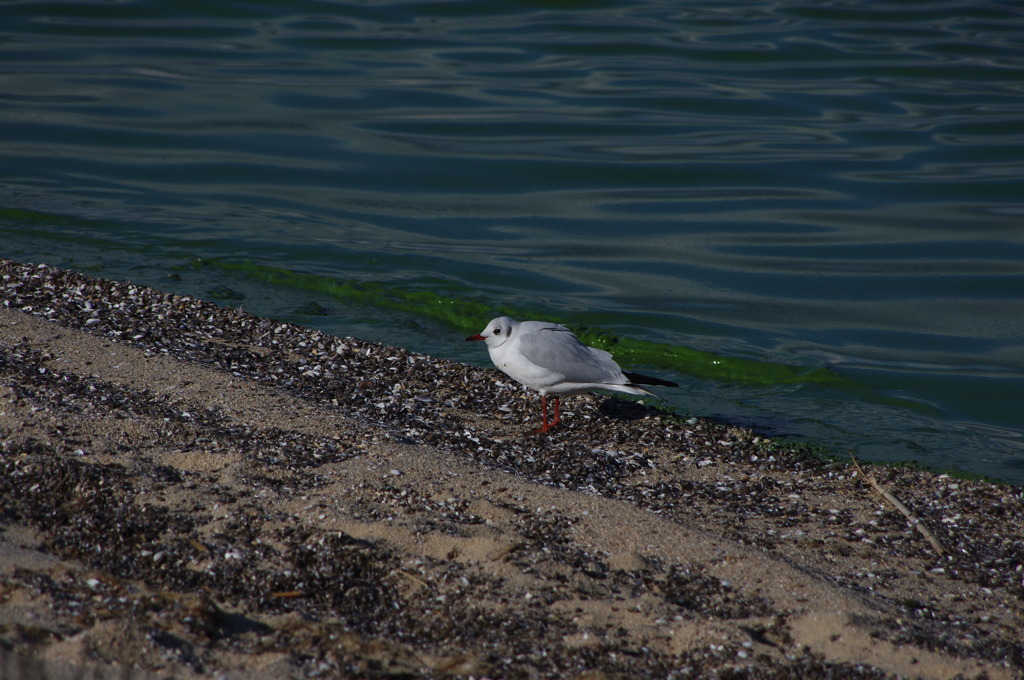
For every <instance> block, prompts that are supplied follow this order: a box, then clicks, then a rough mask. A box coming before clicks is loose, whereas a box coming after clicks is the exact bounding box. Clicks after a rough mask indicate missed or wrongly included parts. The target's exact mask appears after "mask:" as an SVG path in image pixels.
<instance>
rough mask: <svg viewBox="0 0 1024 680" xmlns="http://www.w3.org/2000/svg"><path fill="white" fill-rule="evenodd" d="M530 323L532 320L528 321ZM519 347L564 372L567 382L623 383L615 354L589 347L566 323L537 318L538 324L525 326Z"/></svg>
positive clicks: (533, 359) (534, 359)
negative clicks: (555, 322)
mask: <svg viewBox="0 0 1024 680" xmlns="http://www.w3.org/2000/svg"><path fill="white" fill-rule="evenodd" d="M527 323H529V322H527ZM521 331H527V332H523V333H522V334H521V335H520V337H519V350H520V352H522V354H523V356H524V357H526V358H527V359H528V360H529V361H531V362H532V363H534V364H537V365H538V366H543V367H544V368H546V369H548V370H551V371H555V372H557V373H561V374H562V375H564V376H565V382H573V383H604V384H612V385H615V384H622V383H624V382H625V379H624V377H623V375H622V369H621V368H619V365H618V364H617V363H615V360H614V359H612V355H611V354H609V353H608V352H605V351H604V350H601V349H597V348H595V347H587V346H586V345H584V344H583V343H582V342H580V341H579V340H578V339H577V338H576V336H575V335H573V334H572V331H570V330H569V329H568V328H566V327H565V326H558V325H556V324H544V323H540V322H537V326H536V327H534V328H529V329H521Z"/></svg>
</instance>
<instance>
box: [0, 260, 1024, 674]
mask: <svg viewBox="0 0 1024 680" xmlns="http://www.w3.org/2000/svg"><path fill="white" fill-rule="evenodd" d="M461 340H462V338H461V337H453V338H452V341H453V343H454V342H460V341H461ZM481 351H482V350H481ZM484 356H485V355H484ZM484 356H482V359H483V358H484ZM0 371H2V382H0V435H2V437H0V439H2V445H0V453H2V458H0V464H2V471H0V500H2V509H3V516H2V525H0V529H2V532H0V676H2V677H3V678H52V679H58V678H59V679H63V678H132V679H150V678H199V677H211V678H214V677H215V678H225V679H236V678H237V679H242V678H247V679H248V678H255V679H266V680H277V679H282V680H283V679H285V678H305V677H318V678H356V677H358V678H386V677H407V678H416V677H425V678H435V677H437V678H440V677H466V678H468V677H474V678H581V679H582V678H587V679H591V680H596V679H600V678H645V677H650V678H705V677H729V678H777V677H783V678H889V677H907V678H917V677H920V678H958V677H963V678H989V679H991V680H995V679H1001V678H1015V677H1022V669H1024V632H1022V631H1024V490H1022V489H1021V488H1019V487H1013V486H1007V485H999V484H992V483H988V482H984V481H971V480H964V479H958V478H955V477H951V476H949V475H944V474H939V473H934V472H928V471H922V470H918V469H910V468H892V467H878V466H865V468H864V469H863V470H858V469H856V468H854V467H853V465H852V463H851V462H850V461H849V460H842V459H825V458H822V457H817V456H813V455H810V454H809V453H807V452H806V451H804V450H801V449H800V448H798V447H794V446H791V445H788V444H786V443H785V442H775V441H771V440H769V439H767V438H765V437H763V436H760V435H759V434H758V433H757V432H752V431H748V430H745V429H741V428H736V427H731V426H727V425H724V424H720V423H715V422H711V421H706V420H701V419H696V418H693V419H680V418H676V417H672V416H669V415H666V414H663V413H662V412H660V411H659V410H657V409H656V408H652V407H651V406H648V405H645V404H642V403H635V402H631V401H626V400H623V399H618V398H613V397H606V396H584V397H574V398H570V399H566V400H565V401H564V406H565V410H566V413H565V414H564V421H563V425H562V426H561V427H560V428H558V429H556V430H555V431H553V432H551V433H549V434H545V435H537V434H533V433H531V430H532V429H533V428H535V427H536V426H537V424H538V422H537V419H538V414H537V399H536V397H535V395H533V394H532V393H529V392H528V391H526V390H524V389H523V388H521V387H519V386H517V385H514V384H511V381H510V380H509V379H507V378H506V377H504V376H503V375H502V374H500V373H499V372H498V371H497V370H496V369H490V368H486V369H484V368H477V367H472V366H465V365H461V364H456V363H453V362H449V361H445V360H440V359H436V358H432V357H428V356H423V355H417V354H414V353H411V352H409V351H407V350H405V349H402V348H397V347H387V346H382V345H378V344H374V343H369V342H364V341H361V340H358V339H354V338H347V337H334V336H330V335H327V334H324V333H322V332H319V331H314V330H310V329H308V328H303V327H300V326H295V325H291V324H286V323H279V322H277V321H273V320H270V319H264V318H259V317H255V316H252V315H250V314H247V313H245V312H241V311H237V310H233V309H226V308H222V307H218V306H216V305H214V304H211V303H208V302H204V301H200V300H196V299H193V298H186V297H178V296H173V295H169V294H165V293H162V292H160V291H156V290H153V289H149V288H144V287H140V286H134V285H131V284H127V283H120V282H111V281H105V280H101V279H94V278H89V277H86V276H83V275H81V274H77V273H73V272H68V271H62V270H58V269H55V268H52V267H47V266H40V265H26V264H19V263H15V262H10V261H0ZM868 478H870V479H872V480H874V483H875V485H877V488H876V486H875V485H873V484H872V482H870V481H869V479H868ZM880 490H884V491H886V492H888V493H889V494H891V497H892V498H894V499H897V500H898V501H899V502H901V503H902V505H903V506H904V508H905V510H906V513H904V512H903V511H901V510H899V509H898V508H897V507H896V506H895V505H894V504H893V503H892V502H891V501H890V500H887V499H886V498H884V497H883V495H882V494H881V493H880ZM907 514H910V515H912V516H913V517H914V518H915V519H916V520H917V521H918V522H919V525H920V527H921V528H923V529H924V530H923V531H922V530H921V528H919V527H917V526H915V525H914V524H912V523H911V521H910V520H908V517H907V516H906V515H907Z"/></svg>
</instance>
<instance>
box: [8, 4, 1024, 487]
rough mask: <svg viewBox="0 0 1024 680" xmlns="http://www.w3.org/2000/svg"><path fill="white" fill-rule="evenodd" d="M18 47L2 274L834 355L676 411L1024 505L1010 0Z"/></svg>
mask: <svg viewBox="0 0 1024 680" xmlns="http://www.w3.org/2000/svg"><path fill="white" fill-rule="evenodd" d="M0 50H2V59H3V61H2V63H3V68H2V69H0V141H2V143H3V152H2V154H0V186H2V187H3V194H2V196H3V198H2V199H0V238H2V239H3V242H2V244H0V256H7V257H14V258H16V259H21V260H26V261H49V262H52V263H54V264H60V265H64V266H74V267H78V268H81V269H84V270H86V271H87V272H90V273H98V274H101V275H105V276H110V277H115V278H131V279H134V280H137V281H140V282H143V283H148V284H152V285H156V286H158V287H161V288H164V289H167V290H175V291H178V292H187V293H192V294H197V295H201V296H204V297H216V298H218V299H221V300H223V301H224V302H225V303H226V304H234V305H243V306H245V307H246V308H247V309H250V310H251V311H255V312H258V313H262V314H271V315H276V316H279V317H285V318H289V319H293V320H298V321H300V322H302V323H307V324H310V325H317V326H319V327H322V328H324V329H325V330H328V331H331V332H335V333H343V334H348V333H351V334H356V335H361V336H363V337H367V338H370V339H377V340H383V341H385V342H389V343H392V344H402V345H407V346H410V347H413V348H416V349H419V350H422V351H428V352H431V353H433V354H437V355H442V356H449V357H452V358H456V359H460V360H465V361H473V362H476V363H486V356H485V355H481V353H480V348H479V347H475V346H474V347H468V346H464V345H463V344H462V343H460V342H459V339H460V337H461V336H460V335H459V332H458V331H457V329H454V328H452V327H450V326H445V325H444V324H443V323H441V322H440V321H439V320H437V318H435V317H432V316H430V315H429V314H423V313H422V311H423V310H417V309H414V308H411V307H410V308H408V309H406V310H404V311H403V310H402V309H401V308H399V309H396V308H395V307H394V306H391V307H384V306H373V305H366V304H357V303H354V302H352V301H351V300H345V299H340V298H338V297H337V296H332V295H331V293H330V290H329V289H328V288H326V287H321V288H319V289H318V288H317V287H316V286H313V287H309V286H307V287H296V286H294V285H288V284H284V283H280V282H279V283H278V284H276V285H275V284H269V283H267V282H266V278H265V277H263V278H261V277H258V276H253V275H252V271H251V270H245V269H240V268H237V267H236V268H230V267H223V266H217V265H218V263H220V264H230V263H238V262H241V261H243V260H249V261H251V262H252V263H254V264H255V265H258V266H273V267H277V268H280V269H282V270H285V271H287V272H291V273H295V274H299V275H311V276H314V277H324V278H326V279H332V278H337V279H341V280H343V281H350V282H351V281H371V282H378V283H380V284H382V285H385V286H387V287H388V290H392V291H405V292H417V291H427V292H430V293H431V294H433V295H437V296H440V297H442V298H448V299H452V300H467V299H468V300H474V301H477V302H482V303H484V304H488V305H493V306H494V307H498V306H511V307H514V308H520V309H526V310H531V311H534V312H536V313H538V314H543V315H547V316H551V317H556V318H560V319H563V320H564V321H565V322H567V323H569V324H571V325H586V326H590V327H599V328H602V329H605V330H608V331H610V332H612V333H615V334H618V335H621V336H623V337H626V338H635V339H639V340H646V341H650V342H655V343H664V344H666V345H681V346H686V347H692V348H696V349H701V350H707V351H712V352H715V353H717V354H719V355H722V356H727V357H740V358H745V359H751V360H754V361H756V362H764V363H765V364H767V363H785V364H790V365H794V366H797V367H806V368H808V369H811V368H814V367H819V366H831V367H833V368H834V369H835V370H836V371H838V372H839V373H840V374H842V375H844V376H846V377H849V378H851V379H852V380H853V381H855V382H856V383H858V384H859V385H861V386H862V387H863V389H856V390H841V389H840V390H837V389H832V388H829V387H824V386H815V385H808V384H799V383H797V384H789V383H787V384H755V385H753V386H752V385H751V384H745V383H743V382H742V381H727V380H707V379H703V378H697V377H688V376H687V374H686V373H685V371H682V373H681V375H676V376H675V377H676V378H677V379H679V378H681V379H682V380H683V381H684V389H683V390H678V391H676V394H674V395H672V396H670V397H669V398H670V402H671V403H672V404H673V405H674V406H675V407H676V408H677V409H678V410H679V411H680V412H683V413H695V414H701V415H716V416H719V417H723V418H726V419H729V420H734V421H739V422H751V423H755V424H757V425H759V426H760V427H763V428H766V429H769V430H770V431H772V432H774V433H778V434H793V435H800V436H809V437H813V438H816V439H817V440H819V441H823V442H825V443H827V444H829V445H831V446H833V447H834V448H835V449H836V450H838V451H843V450H845V449H847V448H854V449H856V450H857V451H859V452H860V454H861V456H863V457H865V458H869V459H875V460H910V459H914V460H919V461H921V462H924V463H927V464H929V465H935V466H956V467H960V468H963V469H966V470H970V471H974V472H980V473H984V474H990V475H995V476H997V477H1000V478H1003V479H1009V480H1014V481H1017V482H1021V481H1024V415H1022V414H1024V225H1022V214H1024V202H1022V197H1024V97H1022V95H1024V75H1022V74H1024V6H1022V5H1020V3H1018V2H1016V1H1014V2H981V3H978V2H970V3H967V2H962V3H961V2H928V1H924V0H918V1H905V0H901V1H900V2H872V3H863V2H797V1H795V0H794V1H791V2H776V3H767V2H737V1H728V0H725V1H716V2H703V3H692V2H688V3H675V2H633V1H631V2H610V1H609V2H599V1H594V2H567V1H564V0H563V1H561V2H539V1H537V2H501V3H450V2H449V3H441V2H392V3H383V2H364V3H335V2H283V1H276V2H275V1H269V0H268V1H264V2H257V1H254V0H250V1H248V2H232V3H198V2H174V3H168V2H88V1H85V2H8V3H4V4H3V5H0ZM196 258H200V259H201V260H203V261H206V262H208V263H211V264H210V266H190V265H192V264H193V263H194V262H195V261H196V260H195V259H196ZM317 305H319V307H318V306H317ZM755 382H756V381H755ZM666 396H669V395H666Z"/></svg>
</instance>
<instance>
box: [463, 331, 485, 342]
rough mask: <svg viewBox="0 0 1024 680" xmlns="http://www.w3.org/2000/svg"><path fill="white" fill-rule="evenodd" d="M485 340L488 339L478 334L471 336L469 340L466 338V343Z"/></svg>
mask: <svg viewBox="0 0 1024 680" xmlns="http://www.w3.org/2000/svg"><path fill="white" fill-rule="evenodd" d="M485 339H486V338H484V336H482V335H480V334H479V333H477V334H476V335H471V336H469V337H468V338H466V342H469V341H470V340H485Z"/></svg>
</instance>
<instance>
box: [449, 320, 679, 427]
mask: <svg viewBox="0 0 1024 680" xmlns="http://www.w3.org/2000/svg"><path fill="white" fill-rule="evenodd" d="M470 340H483V341H484V342H485V343H487V352H488V353H489V354H490V355H491V361H493V362H494V365H495V366H497V367H498V368H499V369H501V370H502V371H504V372H505V373H507V374H508V375H509V377H511V378H513V379H514V380H516V381H517V382H519V383H521V384H523V385H525V386H526V387H528V388H530V389H531V390H535V391H537V392H540V400H541V401H540V403H541V411H542V413H541V427H540V429H539V430H537V432H547V431H548V430H550V429H551V428H552V427H554V426H555V425H557V424H558V423H560V422H561V417H560V414H559V397H562V396H564V395H570V394H582V393H583V392H590V391H591V390H609V391H611V392H625V393H626V394H636V395H646V396H650V397H656V396H657V395H656V394H654V393H653V392H648V391H647V390H645V389H644V388H643V387H640V385H662V386H665V387H679V385H677V384H676V383H674V382H669V381H668V380H662V379H660V378H652V377H650V376H646V375H640V374H639V373H630V372H628V371H623V370H622V369H621V368H620V367H619V365H618V364H617V363H615V360H614V359H613V358H612V355H611V354H609V353H608V352H605V351H604V350H602V349H597V348H596V347H588V346H587V345H584V344H583V343H582V342H580V341H579V338H577V337H576V336H575V335H573V332H572V331H570V330H569V329H568V328H566V327H565V326H561V325H559V324H555V323H548V322H546V321H516V320H515V319H510V318H509V317H507V316H499V317H498V318H496V319H491V321H490V323H488V324H487V327H486V328H484V329H483V330H482V331H481V332H480V333H477V334H476V335H471V336H469V337H468V338H466V341H467V342H468V341H470ZM549 394H550V395H552V396H554V398H555V418H554V420H552V421H550V422H548V395H549Z"/></svg>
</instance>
